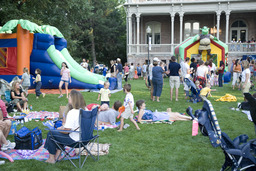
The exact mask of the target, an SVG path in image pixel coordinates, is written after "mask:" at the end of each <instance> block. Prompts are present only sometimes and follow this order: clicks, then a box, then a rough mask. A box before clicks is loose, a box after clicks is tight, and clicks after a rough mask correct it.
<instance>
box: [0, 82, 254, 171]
mask: <svg viewBox="0 0 256 171" xmlns="http://www.w3.org/2000/svg"><path fill="white" fill-rule="evenodd" d="M129 83H130V84H131V85H132V91H131V92H132V94H133V95H134V99H135V101H137V100H139V99H144V100H145V101H146V104H147V108H148V109H151V110H153V111H154V110H156V109H157V110H158V111H166V109H167V108H169V107H171V108H172V111H177V112H185V110H186V108H187V107H188V106H191V107H192V108H193V109H194V111H195V110H196V109H201V108H202V105H203V103H202V102H201V103H197V104H193V103H189V102H186V100H185V99H184V91H183V86H181V87H180V89H179V101H178V102H176V101H172V102H171V101H170V93H169V92H170V86H169V79H165V80H164V88H163V92H162V96H161V97H160V101H161V102H160V103H158V102H152V101H150V92H149V91H148V89H147V88H146V86H145V84H144V81H143V80H133V81H129ZM216 89H217V91H216V92H212V95H213V97H210V98H209V100H210V101H211V102H212V105H213V107H214V109H215V112H216V115H217V117H218V121H219V124H220V128H221V130H222V131H224V132H226V133H227V134H228V135H229V136H230V138H232V139H233V138H235V137H236V136H238V135H240V134H247V135H248V136H249V138H250V139H253V138H255V132H254V126H253V123H252V122H251V121H249V120H248V119H247V116H246V115H245V114H243V113H242V112H240V111H232V110H230V109H229V107H236V105H237V102H215V101H214V100H215V99H218V98H220V97H221V96H223V95H225V94H226V93H229V94H232V95H235V96H236V97H237V99H238V102H241V101H243V97H242V93H241V92H240V91H237V90H232V88H231V85H230V84H224V87H222V88H219V87H216ZM251 93H253V92H251ZM97 95H98V94H97V93H93V92H84V93H83V96H84V98H85V100H86V103H87V104H90V103H97ZM57 97H58V95H51V94H47V95H46V97H45V98H44V99H43V98H42V97H41V98H40V99H38V100H36V99H35V95H33V94H31V95H29V97H28V99H29V104H32V105H33V110H35V111H40V110H46V111H58V110H59V106H60V105H65V104H66V103H67V99H66V98H61V99H58V98H57ZM124 97H125V94H124V93H123V92H118V93H115V94H112V96H111V98H110V99H111V101H110V105H112V104H113V103H114V101H116V100H121V101H123V99H124ZM174 99H175V98H174ZM125 123H129V124H130V125H131V126H130V127H129V128H127V129H126V130H124V131H123V132H117V130H116V129H106V130H105V131H104V132H101V131H100V132H99V135H100V139H99V141H100V143H110V144H111V147H110V152H109V154H108V155H106V156H100V160H99V161H98V162H94V161H93V159H91V158H88V159H87V161H86V163H85V166H84V167H83V169H88V170H89V169H90V170H220V168H221V166H222V164H223V162H224V154H223V152H222V150H221V149H220V147H218V148H213V147H212V146H211V144H210V141H209V138H208V137H205V136H203V135H202V134H201V133H200V132H199V134H198V135H197V136H195V137H192V136H191V132H192V131H191V128H192V122H190V121H176V122H174V123H173V124H172V125H168V124H142V125H141V124H140V125H139V126H140V128H141V130H140V131H137V130H136V129H135V126H134V125H133V124H132V123H131V122H130V121H128V120H126V121H125ZM25 126H27V127H28V128H34V127H36V126H38V127H39V128H40V129H42V131H43V138H46V134H47V131H45V130H44V129H45V127H44V126H43V124H42V122H41V121H39V122H35V121H31V122H28V123H25ZM8 139H10V140H14V138H13V136H9V137H8ZM76 163H78V160H76ZM0 170H8V171H9V170H30V171H32V170H37V171H40V170H48V171H50V170H51V171H52V170H74V167H73V165H72V164H71V163H70V162H69V161H62V162H60V163H57V164H55V165H52V164H47V163H43V162H40V161H36V160H20V161H15V162H14V163H10V162H8V161H6V164H4V165H1V166H0Z"/></svg>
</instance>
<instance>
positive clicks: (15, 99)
mask: <svg viewBox="0 0 256 171" xmlns="http://www.w3.org/2000/svg"><path fill="white" fill-rule="evenodd" d="M11 99H12V104H16V106H17V109H18V111H20V112H21V111H23V110H22V108H21V106H22V105H23V109H24V110H26V109H27V104H28V99H27V98H26V97H25V94H24V92H23V91H22V89H21V88H20V83H19V82H18V81H14V82H13V83H12V90H11Z"/></svg>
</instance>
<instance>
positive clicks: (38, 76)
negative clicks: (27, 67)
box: [33, 68, 45, 99]
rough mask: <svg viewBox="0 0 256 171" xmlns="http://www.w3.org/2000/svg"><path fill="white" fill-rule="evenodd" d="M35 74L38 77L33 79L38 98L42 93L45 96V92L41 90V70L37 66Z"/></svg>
mask: <svg viewBox="0 0 256 171" xmlns="http://www.w3.org/2000/svg"><path fill="white" fill-rule="evenodd" d="M35 74H36V79H35V80H34V81H33V84H35V83H36V99H38V98H39V96H40V95H41V94H43V97H44V96H45V93H41V91H40V89H41V87H42V82H41V70H40V69H38V68H37V69H36V71H35Z"/></svg>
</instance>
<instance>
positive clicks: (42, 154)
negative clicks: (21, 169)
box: [0, 139, 78, 161]
mask: <svg viewBox="0 0 256 171" xmlns="http://www.w3.org/2000/svg"><path fill="white" fill-rule="evenodd" d="M44 143H45V139H44V140H43V145H42V146H41V147H40V148H39V149H37V150H16V149H12V150H6V151H4V152H5V153H6V154H8V155H9V156H10V157H11V158H12V159H13V160H31V159H34V160H39V161H44V160H47V159H48V157H49V152H48V151H47V150H46V149H45V148H44ZM65 148H66V150H69V149H70V148H69V147H65ZM70 155H71V159H77V158H78V156H76V153H75V150H73V151H72V152H71V153H70ZM63 156H64V154H63V153H62V157H63ZM0 158H5V159H7V158H6V157H3V156H1V155H0ZM64 160H66V158H65V159H64Z"/></svg>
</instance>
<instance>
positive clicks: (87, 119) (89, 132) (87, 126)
mask: <svg viewBox="0 0 256 171" xmlns="http://www.w3.org/2000/svg"><path fill="white" fill-rule="evenodd" d="M97 113H98V107H96V108H94V109H93V110H91V111H85V110H83V109H80V112H79V123H80V131H63V130H50V131H58V132H68V133H71V132H77V133H79V140H78V141H76V142H75V143H73V144H66V143H63V142H59V141H56V140H55V139H54V138H51V139H52V140H53V141H54V142H55V144H56V145H57V146H58V148H59V149H60V150H61V153H62V152H64V157H63V158H62V159H61V160H63V159H64V158H65V157H66V158H67V159H68V160H69V161H70V162H71V163H72V164H73V165H74V166H75V167H76V168H77V166H76V164H75V163H74V162H73V161H72V160H71V156H70V152H71V151H72V150H73V149H74V148H79V153H78V156H79V168H82V167H83V165H84V163H85V161H86V159H87V158H88V156H89V155H90V156H91V157H92V158H93V159H94V160H95V161H97V160H99V135H98V129H97V131H96V132H97V134H96V135H93V131H94V124H95V121H96V120H97V127H98V118H97V116H98V115H97ZM96 140H97V150H98V155H97V159H96V158H95V157H94V156H93V155H92V154H91V152H90V151H91V149H92V146H93V144H94V143H95V141H96ZM88 144H90V145H89V147H88V146H87V145H88ZM65 146H69V147H71V149H70V150H69V151H66V150H65ZM83 151H86V152H87V155H86V156H85V159H84V160H83V162H82V159H81V153H82V152H83ZM60 156H61V154H60V155H59V156H58V158H57V161H58V159H59V157H60ZM61 160H60V161H61Z"/></svg>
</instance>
